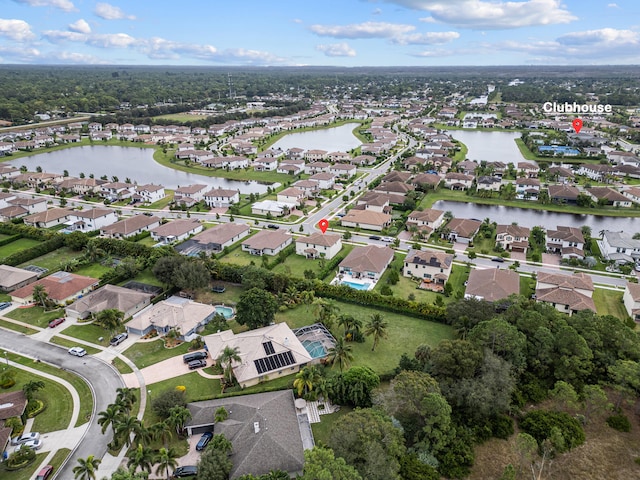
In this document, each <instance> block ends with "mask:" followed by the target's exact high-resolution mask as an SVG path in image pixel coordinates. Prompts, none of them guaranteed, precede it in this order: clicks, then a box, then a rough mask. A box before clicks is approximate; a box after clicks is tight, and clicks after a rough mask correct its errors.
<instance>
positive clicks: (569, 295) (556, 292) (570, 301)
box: [536, 288, 596, 312]
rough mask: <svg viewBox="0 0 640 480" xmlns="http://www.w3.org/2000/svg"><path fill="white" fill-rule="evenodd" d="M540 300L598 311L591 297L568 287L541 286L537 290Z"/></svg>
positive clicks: (572, 308)
mask: <svg viewBox="0 0 640 480" xmlns="http://www.w3.org/2000/svg"><path fill="white" fill-rule="evenodd" d="M536 299H537V301H538V302H547V303H554V304H560V305H568V306H569V308H570V309H571V310H592V311H594V312H595V311H596V305H595V303H594V302H593V299H592V298H591V297H587V296H586V295H583V294H581V293H580V292H577V291H575V290H572V289H567V288H541V289H537V290H536Z"/></svg>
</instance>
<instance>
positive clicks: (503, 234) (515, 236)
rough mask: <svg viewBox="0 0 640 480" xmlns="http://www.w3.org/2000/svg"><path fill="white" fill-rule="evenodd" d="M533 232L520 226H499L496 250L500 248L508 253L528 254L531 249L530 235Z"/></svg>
mask: <svg viewBox="0 0 640 480" xmlns="http://www.w3.org/2000/svg"><path fill="white" fill-rule="evenodd" d="M530 234H531V230H529V229H528V228H527V227H521V226H519V225H513V224H510V225H498V227H497V228H496V248H497V247H500V248H502V249H503V250H506V251H507V252H523V253H527V248H529V235H530Z"/></svg>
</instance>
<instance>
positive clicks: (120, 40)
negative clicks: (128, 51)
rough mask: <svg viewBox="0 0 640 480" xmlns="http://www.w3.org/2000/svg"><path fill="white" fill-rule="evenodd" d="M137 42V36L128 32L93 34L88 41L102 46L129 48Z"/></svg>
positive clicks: (96, 45) (95, 45) (90, 43)
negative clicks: (134, 36)
mask: <svg viewBox="0 0 640 480" xmlns="http://www.w3.org/2000/svg"><path fill="white" fill-rule="evenodd" d="M136 42H137V40H136V39H135V38H133V37H132V36H131V35H127V34H126V33H108V34H100V35H92V36H91V37H90V38H89V39H88V40H87V43H88V44H89V45H93V46H94V47H100V48H114V47H115V48H127V47H129V46H131V45H134V44H135V43H136Z"/></svg>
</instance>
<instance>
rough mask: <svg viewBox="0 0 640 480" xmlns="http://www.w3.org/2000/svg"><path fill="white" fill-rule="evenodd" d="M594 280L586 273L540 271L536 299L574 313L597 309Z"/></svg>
mask: <svg viewBox="0 0 640 480" xmlns="http://www.w3.org/2000/svg"><path fill="white" fill-rule="evenodd" d="M593 291H594V287H593V280H592V279H591V276H590V275H587V274H586V273H575V274H573V275H561V274H556V273H546V272H538V278H537V281H536V301H537V302H540V303H548V304H550V305H552V306H553V307H554V308H555V309H556V310H558V311H559V312H563V313H567V314H569V315H572V314H573V313H577V312H579V311H580V310H591V311H593V312H595V311H596V306H595V303H594V301H593V298H592V296H593Z"/></svg>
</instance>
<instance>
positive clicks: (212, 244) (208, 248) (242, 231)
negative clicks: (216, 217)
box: [175, 222, 251, 257]
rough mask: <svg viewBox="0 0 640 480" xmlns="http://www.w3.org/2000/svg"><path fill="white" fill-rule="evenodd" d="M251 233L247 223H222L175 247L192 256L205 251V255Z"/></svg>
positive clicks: (216, 251) (217, 250)
mask: <svg viewBox="0 0 640 480" xmlns="http://www.w3.org/2000/svg"><path fill="white" fill-rule="evenodd" d="M249 233H251V229H250V228H249V225H247V224H245V223H236V222H233V223H222V224H220V225H216V226H215V227H212V228H208V229H206V230H204V231H203V232H200V233H198V234H197V235H195V236H193V237H191V238H190V239H188V240H186V241H184V242H182V243H181V244H180V245H177V246H176V247H175V249H176V251H178V252H180V253H181V254H182V255H188V256H190V257H193V256H195V255H198V254H200V253H201V252H205V253H206V254H207V255H211V254H213V253H219V252H221V251H222V250H224V248H225V247H230V246H231V245H233V244H234V243H236V242H238V241H240V240H242V239H243V238H244V237H246V236H247V235H249Z"/></svg>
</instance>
